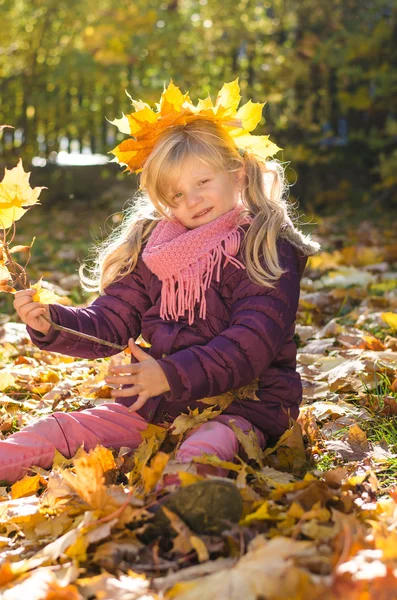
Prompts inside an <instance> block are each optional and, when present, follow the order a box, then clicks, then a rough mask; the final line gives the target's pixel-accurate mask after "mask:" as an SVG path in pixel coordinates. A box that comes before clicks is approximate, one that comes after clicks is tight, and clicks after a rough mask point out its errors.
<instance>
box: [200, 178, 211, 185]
mask: <svg viewBox="0 0 397 600" xmlns="http://www.w3.org/2000/svg"><path fill="white" fill-rule="evenodd" d="M207 181H209V179H203V180H202V181H200V185H201V184H202V183H207Z"/></svg>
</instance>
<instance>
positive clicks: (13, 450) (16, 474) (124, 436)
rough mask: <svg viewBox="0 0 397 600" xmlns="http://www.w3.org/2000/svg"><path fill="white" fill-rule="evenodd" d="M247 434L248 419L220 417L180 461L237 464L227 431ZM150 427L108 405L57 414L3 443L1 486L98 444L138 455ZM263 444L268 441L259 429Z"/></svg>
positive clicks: (183, 450) (196, 434) (193, 438)
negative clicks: (210, 458) (212, 457)
mask: <svg viewBox="0 0 397 600" xmlns="http://www.w3.org/2000/svg"><path fill="white" fill-rule="evenodd" d="M232 419H233V420H234V422H235V425H237V426H238V427H240V429H242V430H243V431H244V432H245V433H247V432H248V431H249V430H250V429H252V426H251V424H250V423H249V422H248V421H247V420H246V419H244V418H243V417H232V416H227V415H219V416H217V417H215V418H214V419H213V420H211V421H208V422H207V423H204V424H203V425H200V426H199V427H197V428H196V429H194V430H192V432H191V433H190V435H189V436H188V437H187V438H186V439H185V441H184V442H183V443H182V444H181V446H180V448H179V450H178V452H177V454H176V457H175V458H176V460H177V461H180V462H190V461H191V460H192V457H193V456H200V455H202V454H203V453H210V454H216V455H217V456H219V458H220V459H222V460H228V461H230V460H233V458H234V457H235V454H237V453H238V448H239V444H238V440H237V437H236V435H235V433H234V432H233V430H232V429H231V427H229V426H228V425H227V423H228V422H229V421H230V420H232ZM146 427H147V422H146V421H145V419H143V417H141V416H139V415H138V414H136V413H134V412H131V413H129V412H128V409H127V408H126V407H125V406H123V405H122V404H117V403H115V402H111V403H105V404H102V405H101V406H98V407H97V408H90V409H87V410H83V411H81V412H70V413H63V412H55V413H54V414H52V415H50V416H49V417H44V418H42V419H39V420H38V421H37V422H36V423H34V424H33V425H28V426H27V427H24V428H23V429H22V430H21V431H19V432H18V433H14V434H13V435H11V436H9V437H8V438H7V439H6V440H3V441H0V480H6V481H9V482H14V481H17V480H18V479H21V477H23V476H24V475H25V474H26V473H27V471H28V470H29V468H30V467H32V466H33V465H36V466H39V467H43V468H44V469H48V468H50V467H51V465H52V461H53V458H54V453H55V449H57V450H59V452H61V454H63V455H64V456H65V457H67V458H71V457H72V456H73V455H74V454H75V453H76V451H77V449H78V448H79V447H80V446H81V445H82V444H83V445H84V448H85V450H86V451H89V450H91V449H93V448H94V447H95V446H96V445H97V444H101V445H103V446H106V447H112V448H114V449H116V450H118V449H119V448H121V447H122V446H127V447H129V448H132V449H135V448H137V447H138V446H139V444H140V443H141V441H142V437H141V435H140V433H139V432H140V431H142V430H144V429H146ZM254 430H255V432H256V434H257V436H258V441H259V444H260V445H261V446H262V447H263V445H264V436H263V434H262V432H261V431H260V430H259V429H257V428H256V427H254ZM198 470H199V472H203V473H204V472H211V473H213V474H218V475H224V474H227V472H225V470H224V469H217V468H214V467H210V468H209V469H208V468H207V469H205V467H204V468H201V469H200V468H199V469H198Z"/></svg>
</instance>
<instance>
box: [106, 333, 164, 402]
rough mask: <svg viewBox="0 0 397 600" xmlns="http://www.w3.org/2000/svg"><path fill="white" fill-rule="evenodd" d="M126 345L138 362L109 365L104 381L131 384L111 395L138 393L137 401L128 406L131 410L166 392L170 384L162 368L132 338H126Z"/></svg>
mask: <svg viewBox="0 0 397 600" xmlns="http://www.w3.org/2000/svg"><path fill="white" fill-rule="evenodd" d="M128 347H129V348H130V350H131V354H132V356H134V357H135V358H136V359H137V360H138V361H139V362H137V363H133V364H130V365H119V366H117V365H116V366H113V367H110V369H109V372H108V375H107V376H106V377H105V381H106V383H109V384H110V385H114V384H126V383H130V384H131V387H128V388H123V389H121V390H113V391H112V396H113V397H115V398H117V397H118V398H120V397H123V398H125V397H128V396H135V394H139V396H138V399H137V401H136V402H135V403H134V404H133V405H132V406H130V407H129V408H128V410H129V411H130V412H132V411H136V410H138V409H140V408H142V406H143V405H144V404H145V403H146V402H147V400H149V398H152V397H153V396H158V395H159V394H163V393H164V392H168V391H169V390H170V386H169V385H168V381H167V378H166V376H165V373H164V371H163V369H162V368H161V366H160V365H159V363H158V362H157V360H156V359H155V358H153V357H152V356H149V355H148V354H146V352H145V351H144V350H142V349H141V348H140V347H139V346H137V345H136V344H135V342H134V340H133V339H132V338H130V339H129V340H128Z"/></svg>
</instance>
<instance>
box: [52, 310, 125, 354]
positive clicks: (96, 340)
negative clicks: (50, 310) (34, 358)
mask: <svg viewBox="0 0 397 600" xmlns="http://www.w3.org/2000/svg"><path fill="white" fill-rule="evenodd" d="M41 316H42V317H43V319H45V320H46V321H47V323H49V324H50V325H51V326H52V327H53V328H54V329H58V330H59V331H65V332H66V333H71V334H72V335H76V336H78V337H82V338H84V339H85V340H89V341H90V342H94V343H95V344H102V345H103V346H109V347H110V348H115V349H116V350H119V351H120V352H121V351H122V350H125V349H126V346H119V345H118V344H113V342H107V341H106V340H101V339H100V338H97V337H95V336H94V335H88V333H82V332H81V331H75V330H74V329H69V327H63V325H58V323H54V321H53V320H52V319H51V318H50V317H47V316H46V315H41Z"/></svg>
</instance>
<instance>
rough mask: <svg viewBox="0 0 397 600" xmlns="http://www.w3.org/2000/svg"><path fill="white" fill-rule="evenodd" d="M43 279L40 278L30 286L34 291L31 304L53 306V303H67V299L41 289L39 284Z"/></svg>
mask: <svg viewBox="0 0 397 600" xmlns="http://www.w3.org/2000/svg"><path fill="white" fill-rule="evenodd" d="M42 281H43V278H42V277H41V279H40V281H38V282H37V283H34V284H33V285H31V286H30V287H31V289H34V290H36V293H35V295H34V296H33V302H41V304H53V303H54V302H58V304H62V303H68V302H69V298H67V297H66V296H58V294H55V293H54V292H52V291H51V290H48V289H46V288H43V287H42V285H41V283H42Z"/></svg>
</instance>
